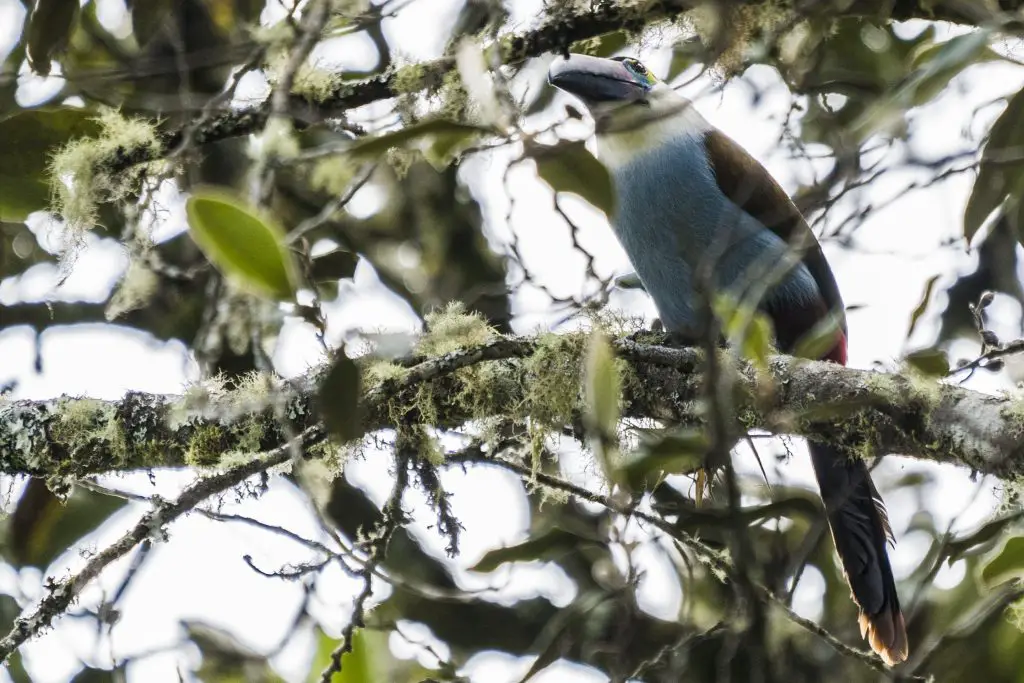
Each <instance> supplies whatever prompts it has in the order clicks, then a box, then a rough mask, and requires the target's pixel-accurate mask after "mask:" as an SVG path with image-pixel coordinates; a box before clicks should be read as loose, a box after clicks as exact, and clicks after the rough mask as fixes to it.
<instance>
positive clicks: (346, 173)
mask: <svg viewBox="0 0 1024 683" xmlns="http://www.w3.org/2000/svg"><path fill="white" fill-rule="evenodd" d="M357 170H358V167H357V166H356V165H355V164H353V163H352V158H351V157H349V156H348V155H345V154H337V155H334V156H329V157H326V158H323V159H319V160H317V161H316V163H314V164H313V167H312V169H310V171H309V185H310V187H311V188H312V189H314V190H316V191H318V192H326V193H327V194H330V195H334V196H341V195H343V194H345V192H346V191H347V190H348V186H349V184H350V183H351V182H352V179H353V178H355V176H356V171H357Z"/></svg>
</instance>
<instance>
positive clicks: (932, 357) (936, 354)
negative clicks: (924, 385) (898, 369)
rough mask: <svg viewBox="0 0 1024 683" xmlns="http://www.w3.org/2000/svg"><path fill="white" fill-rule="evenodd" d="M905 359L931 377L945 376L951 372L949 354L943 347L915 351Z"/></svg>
mask: <svg viewBox="0 0 1024 683" xmlns="http://www.w3.org/2000/svg"><path fill="white" fill-rule="evenodd" d="M903 360H904V362H906V364H907V365H909V366H910V367H912V368H914V369H915V370H917V371H918V372H920V373H922V374H924V375H927V376H929V377H945V376H946V375H948V374H949V356H947V355H946V352H945V351H942V350H941V349H921V350H919V351H913V352H911V353H908V354H907V355H906V356H905V357H904V358H903Z"/></svg>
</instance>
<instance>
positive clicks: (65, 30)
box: [26, 0, 80, 76]
mask: <svg viewBox="0 0 1024 683" xmlns="http://www.w3.org/2000/svg"><path fill="white" fill-rule="evenodd" d="M79 7H80V3H79V0H36V3H35V6H34V7H33V8H32V14H31V15H30V16H29V19H28V41H27V45H26V47H27V54H28V62H29V64H30V65H31V66H32V70H33V71H35V72H36V73H38V74H42V75H43V76H47V75H49V73H50V59H51V58H52V57H53V55H54V54H55V53H57V52H59V51H60V50H62V49H64V46H65V45H67V43H68V38H69V37H70V36H71V29H72V27H73V26H74V25H75V19H76V18H77V17H78V10H79Z"/></svg>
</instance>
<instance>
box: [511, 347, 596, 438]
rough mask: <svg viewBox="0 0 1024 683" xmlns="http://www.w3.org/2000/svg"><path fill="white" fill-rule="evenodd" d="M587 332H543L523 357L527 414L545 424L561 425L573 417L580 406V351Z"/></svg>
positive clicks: (581, 359)
mask: <svg viewBox="0 0 1024 683" xmlns="http://www.w3.org/2000/svg"><path fill="white" fill-rule="evenodd" d="M586 340H587V335H586V334H583V333H571V334H553V333H548V334H543V335H541V336H540V338H539V339H538V340H537V349H536V351H535V352H534V353H533V355H531V356H530V357H529V358H527V359H526V361H525V363H524V364H523V365H524V369H525V370H526V380H525V385H526V387H527V389H526V403H527V407H528V414H529V415H530V417H532V418H533V419H534V420H537V421H539V422H541V423H543V424H544V425H546V426H551V427H554V426H560V425H563V424H565V423H566V422H568V421H570V420H571V419H572V416H573V413H574V411H575V410H576V408H577V407H578V406H579V405H580V401H581V395H580V386H581V381H582V378H583V353H584V349H585V346H586Z"/></svg>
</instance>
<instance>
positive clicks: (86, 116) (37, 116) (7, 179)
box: [0, 108, 100, 223]
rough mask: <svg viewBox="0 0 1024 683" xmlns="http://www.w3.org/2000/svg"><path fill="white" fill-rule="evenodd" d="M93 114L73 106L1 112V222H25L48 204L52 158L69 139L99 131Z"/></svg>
mask: <svg viewBox="0 0 1024 683" xmlns="http://www.w3.org/2000/svg"><path fill="white" fill-rule="evenodd" d="M92 116H93V115H92V114H90V113H89V112H87V111H85V110H83V109H70V108H65V109H33V110H30V111H23V112H20V113H18V114H14V115H13V116H7V117H3V116H2V115H0V159H3V163H2V164H0V221H6V222H15V223H17V222H21V221H23V220H25V218H26V217H28V215H29V214H30V213H32V212H33V211H40V210H43V209H45V208H46V207H47V205H48V204H49V201H50V196H51V191H50V179H49V177H48V175H47V165H48V164H49V163H50V157H51V156H53V153H54V152H55V151H56V150H57V149H58V148H59V147H61V146H62V145H64V144H66V143H67V142H68V141H69V140H73V139H75V138H79V137H87V136H92V135H95V134H97V133H98V132H99V128H100V127H99V124H98V123H97V122H96V121H94V120H93V118H92Z"/></svg>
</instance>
